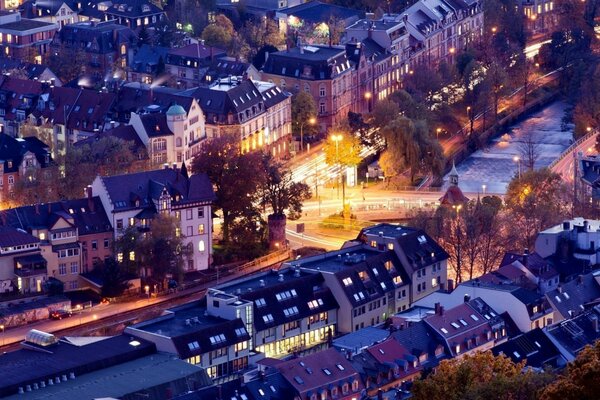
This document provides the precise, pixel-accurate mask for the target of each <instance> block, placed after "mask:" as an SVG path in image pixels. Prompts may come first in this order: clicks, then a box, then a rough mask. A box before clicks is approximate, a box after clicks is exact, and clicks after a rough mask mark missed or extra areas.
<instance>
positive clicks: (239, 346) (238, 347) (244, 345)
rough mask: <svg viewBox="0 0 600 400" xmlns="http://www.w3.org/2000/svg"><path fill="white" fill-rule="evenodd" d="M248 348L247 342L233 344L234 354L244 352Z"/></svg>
mask: <svg viewBox="0 0 600 400" xmlns="http://www.w3.org/2000/svg"><path fill="white" fill-rule="evenodd" d="M247 348H248V342H247V341H245V340H244V341H243V342H239V343H236V344H235V352H236V353H237V352H239V351H242V350H246V349H247Z"/></svg>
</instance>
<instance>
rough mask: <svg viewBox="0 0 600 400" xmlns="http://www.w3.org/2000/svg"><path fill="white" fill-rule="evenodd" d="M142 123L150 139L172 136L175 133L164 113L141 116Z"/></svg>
mask: <svg viewBox="0 0 600 400" xmlns="http://www.w3.org/2000/svg"><path fill="white" fill-rule="evenodd" d="M140 121H142V125H143V126H144V130H145V131H146V134H147V135H148V137H159V136H171V135H173V132H171V129H169V125H168V124H167V115H166V114H163V113H150V114H143V115H140Z"/></svg>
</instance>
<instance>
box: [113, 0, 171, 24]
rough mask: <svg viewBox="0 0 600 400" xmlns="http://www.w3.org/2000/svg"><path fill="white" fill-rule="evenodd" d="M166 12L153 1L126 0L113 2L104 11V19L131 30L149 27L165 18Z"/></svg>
mask: <svg viewBox="0 0 600 400" xmlns="http://www.w3.org/2000/svg"><path fill="white" fill-rule="evenodd" d="M166 17H167V16H166V13H165V11H164V10H162V9H161V8H159V7H157V6H156V5H155V4H154V3H153V2H150V1H146V0H127V1H124V2H123V3H113V4H112V6H110V7H108V9H106V11H104V20H105V21H109V20H114V21H115V22H117V23H118V24H120V25H125V26H126V27H128V28H131V29H133V30H137V29H140V28H142V27H151V26H154V25H156V24H157V23H158V22H160V21H162V20H163V19H165V18H166Z"/></svg>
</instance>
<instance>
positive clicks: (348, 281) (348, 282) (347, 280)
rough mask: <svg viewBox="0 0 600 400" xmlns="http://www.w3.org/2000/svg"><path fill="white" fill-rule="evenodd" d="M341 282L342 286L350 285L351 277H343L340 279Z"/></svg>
mask: <svg viewBox="0 0 600 400" xmlns="http://www.w3.org/2000/svg"><path fill="white" fill-rule="evenodd" d="M342 282H343V283H344V286H350V285H352V278H350V277H347V278H344V279H343V280H342Z"/></svg>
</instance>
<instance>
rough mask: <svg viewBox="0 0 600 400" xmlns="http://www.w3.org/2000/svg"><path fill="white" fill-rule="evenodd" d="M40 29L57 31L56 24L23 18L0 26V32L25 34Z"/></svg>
mask: <svg viewBox="0 0 600 400" xmlns="http://www.w3.org/2000/svg"><path fill="white" fill-rule="evenodd" d="M40 28H47V29H48V30H50V29H57V26H56V24H53V23H50V22H43V21H38V20H34V19H24V18H22V19H21V20H19V21H15V22H9V23H7V24H2V25H0V30H1V31H19V32H26V31H29V30H33V29H40Z"/></svg>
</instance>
